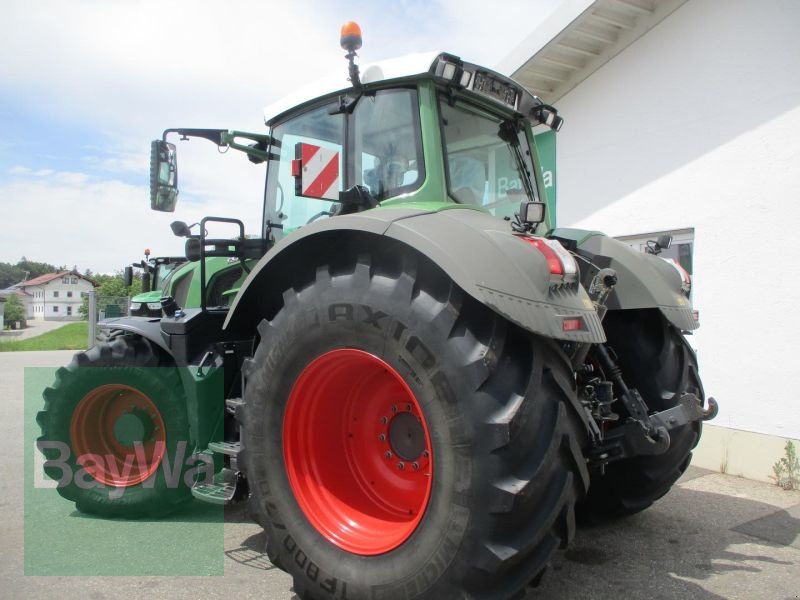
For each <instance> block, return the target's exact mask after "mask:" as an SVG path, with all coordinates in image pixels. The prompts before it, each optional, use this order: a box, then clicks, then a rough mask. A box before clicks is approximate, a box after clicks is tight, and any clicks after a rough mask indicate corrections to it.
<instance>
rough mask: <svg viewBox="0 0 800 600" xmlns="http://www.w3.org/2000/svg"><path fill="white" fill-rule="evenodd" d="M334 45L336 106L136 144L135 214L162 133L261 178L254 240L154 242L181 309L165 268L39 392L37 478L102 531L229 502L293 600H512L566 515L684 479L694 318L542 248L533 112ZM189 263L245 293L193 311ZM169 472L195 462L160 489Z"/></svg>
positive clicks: (164, 197) (669, 292)
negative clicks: (248, 519) (142, 307)
mask: <svg viewBox="0 0 800 600" xmlns="http://www.w3.org/2000/svg"><path fill="white" fill-rule="evenodd" d="M342 45H343V47H344V48H345V49H346V50H347V52H348V54H347V58H348V59H349V64H350V70H349V75H350V82H351V85H350V86H349V87H347V88H345V89H341V88H338V89H336V88H333V89H330V88H329V89H327V90H322V91H321V93H320V95H319V96H317V97H314V98H310V99H304V101H302V102H301V103H299V104H298V103H297V102H296V101H295V102H294V103H293V104H292V105H284V106H283V107H281V108H276V109H273V110H271V111H270V112H269V114H268V115H267V125H268V126H269V130H268V134H261V133H257V134H250V133H244V132H239V131H227V130H210V129H168V130H166V131H165V133H164V136H163V139H161V140H157V141H155V142H153V152H152V160H151V175H152V176H151V188H152V193H151V204H152V207H153V208H155V209H156V210H162V211H172V210H174V208H175V204H176V200H177V194H178V188H177V160H176V147H175V145H173V144H172V143H169V142H168V141H167V138H168V137H169V136H171V135H178V136H181V137H182V138H189V137H200V138H205V139H208V140H210V141H212V142H213V143H214V144H215V145H217V146H218V147H220V148H223V149H227V148H234V149H237V150H241V151H242V152H244V153H245V154H246V155H247V156H248V157H249V158H250V159H251V160H252V161H253V162H255V163H258V164H265V166H266V184H265V185H266V187H265V204H264V217H263V226H262V231H261V236H260V237H258V238H248V237H246V236H245V232H244V226H243V225H242V223H241V222H240V221H238V220H236V219H230V218H222V217H206V218H204V219H203V220H202V222H201V223H200V228H199V232H198V233H196V234H194V235H192V234H191V233H190V232H189V231H188V228H187V227H186V226H185V225H184V224H182V223H175V224H174V225H173V228H174V229H175V230H176V233H178V234H179V235H185V236H186V237H187V240H186V250H187V257H188V258H189V259H190V260H192V261H195V262H193V263H191V264H192V265H194V266H193V267H191V268H192V269H194V271H193V272H194V273H195V274H194V276H193V278H192V279H191V281H190V282H189V283H187V284H186V285H195V284H196V285H197V286H199V288H198V289H199V290H200V294H199V299H200V304H199V306H195V307H190V306H189V304H188V303H187V302H186V298H187V297H188V295H187V294H186V292H185V291H184V290H185V285H184V287H183V288H182V287H181V285H182V284H181V281H180V280H178V275H179V272H180V270H176V271H175V272H174V274H173V276H172V279H171V282H168V284H167V286H166V287H165V288H164V289H165V290H167V291H168V292H169V295H170V296H171V297H167V298H165V299H164V301H163V302H162V305H163V309H164V316H163V317H162V318H161V319H160V320H159V319H135V318H128V319H119V320H116V321H114V322H113V323H111V324H109V325H107V327H108V328H109V330H110V336H111V338H110V341H108V342H107V343H105V344H100V345H98V346H96V347H94V348H92V349H91V350H88V351H86V352H82V353H79V354H78V355H77V356H76V357H75V359H74V360H73V362H72V364H71V365H70V366H68V367H67V368H65V369H61V370H60V371H59V373H58V378H57V381H56V383H55V384H54V385H53V386H52V387H51V388H48V389H47V390H46V391H45V394H44V397H45V408H44V410H43V411H42V412H41V413H39V416H38V421H39V423H40V425H41V428H42V433H43V435H42V437H41V438H40V447H42V448H43V451H44V453H45V456H46V458H47V459H48V460H47V462H46V463H45V464H46V466H45V470H46V472H47V473H48V474H50V476H51V477H53V478H56V479H59V478H62V476H63V471H65V470H67V469H69V468H70V467H72V468H75V469H78V468H79V465H80V464H83V465H87V466H86V467H85V470H86V472H87V473H88V476H89V477H88V479H89V481H90V482H92V483H93V484H94V485H91V486H87V485H86V479H87V478H84V480H83V482H82V483H83V485H82V486H78V485H76V484H75V483H73V482H70V480H69V477H64V478H62V479H61V481H60V484H59V488H58V489H59V492H60V493H61V495H62V496H64V497H65V498H67V499H69V500H72V501H74V502H75V503H76V505H77V507H78V509H79V510H82V511H86V512H91V513H95V514H100V515H105V516H122V517H139V516H156V515H161V514H165V513H167V512H169V511H171V510H174V509H176V508H177V507H179V506H181V505H183V504H184V503H185V502H188V501H189V500H190V499H192V497H194V498H197V499H200V500H205V501H210V502H218V503H228V502H235V501H239V500H242V501H245V500H246V501H249V502H250V504H251V510H252V513H253V515H254V518H255V519H256V520H257V521H258V522H259V523H260V524H261V525H262V526H263V527H264V528H265V529H266V532H267V548H266V551H267V553H268V555H269V557H270V559H271V560H272V561H273V563H274V564H275V565H277V566H278V567H280V568H281V569H284V570H286V571H288V572H289V573H290V574H291V576H292V577H293V578H294V590H295V592H296V594H297V595H298V597H300V598H304V599H330V598H337V599H339V598H341V599H344V598H348V599H351V600H355V599H366V598H389V599H391V598H500V599H502V598H511V597H518V595H519V594H521V591H522V590H523V589H524V588H525V587H526V586H527V585H529V584H530V583H531V582H533V581H536V580H537V579H538V578H539V577H540V576H541V574H542V573H543V571H544V570H545V568H546V566H547V564H548V562H549V561H550V559H551V558H552V556H553V555H554V553H555V552H557V551H558V550H559V549H560V548H561V549H563V548H565V547H566V546H567V545H568V544H569V543H570V540H571V539H572V537H573V534H574V531H575V523H576V520H577V518H584V519H592V520H601V519H609V518H616V517H619V516H624V515H630V514H633V513H636V512H638V511H641V510H643V509H645V508H647V507H648V506H649V505H650V504H652V503H653V502H654V501H656V500H657V499H658V498H660V497H661V496H663V495H664V494H665V493H666V492H667V491H668V490H669V489H670V487H671V486H672V485H673V484H674V483H675V481H676V480H677V479H678V478H679V477H680V475H681V473H683V471H684V470H685V469H686V468H687V466H688V464H689V461H690V458H691V451H692V448H693V447H694V446H695V445H696V444H697V442H698V439H699V437H700V432H701V423H702V421H703V420H707V419H710V418H713V417H714V416H715V414H716V412H717V405H716V403H715V402H714V401H713V399H712V398H705V395H704V392H703V387H702V384H701V381H700V377H699V375H698V367H697V360H696V357H695V354H694V352H693V351H692V349H691V348H690V346H689V345H688V344H687V342H686V340H685V339H684V333H685V332H687V331H690V330H693V329H695V328H696V327H697V326H698V323H697V322H696V321H695V319H694V316H693V311H692V307H691V305H690V302H689V300H688V299H687V297H686V295H685V294H684V293H683V292H682V289H681V285H682V281H681V279H680V275H679V274H678V273H677V271H676V270H675V269H674V268H673V267H672V266H671V265H669V264H668V263H666V262H665V261H663V260H661V259H659V258H658V257H656V256H652V255H648V254H644V253H639V252H637V251H634V250H633V249H631V248H629V247H628V246H626V245H625V244H623V243H621V242H618V241H616V240H614V239H612V238H609V237H607V236H605V235H603V234H601V233H598V232H594V231H579V230H575V229H559V228H556V225H555V211H554V206H553V204H552V200H548V199H547V198H546V197H545V192H544V188H543V185H542V173H541V170H540V163H539V157H538V154H537V148H536V144H535V142H534V138H533V129H534V128H548V127H549V128H551V129H553V130H557V129H558V128H559V127H560V126H561V124H562V119H561V117H560V116H559V115H558V113H557V111H556V109H555V108H553V107H552V106H548V105H546V104H544V103H543V102H542V101H541V100H539V99H538V98H537V97H535V96H533V95H531V94H530V93H529V92H528V91H526V90H525V89H523V88H522V87H521V86H519V85H518V84H517V83H515V82H514V81H512V80H510V79H508V78H506V77H504V76H502V75H500V74H498V73H495V72H493V71H491V70H489V69H486V68H484V67H480V66H478V65H474V64H470V63H468V62H465V61H463V60H461V59H460V58H458V57H456V56H454V55H451V54H437V55H416V56H411V57H407V58H405V59H401V60H396V61H388V62H386V63H382V64H380V65H374V66H371V67H369V68H367V69H364V71H363V73H362V72H360V70H359V68H358V67H357V65H356V64H355V60H354V59H355V56H356V50H357V49H358V48H359V47H360V45H361V38H360V31H358V30H357V28H356V27H355V26H354V25H352V24H348V25H347V26H346V27H345V28H344V29H343V36H342ZM218 226H229V227H234V228H235V229H236V230H237V235H232V236H229V237H210V236H209V235H208V233H207V232H208V230H209V227H211V228H214V227H218ZM211 259H216V260H222V261H230V264H232V265H237V266H238V267H239V268H241V269H242V271H243V272H244V273H246V278H245V279H244V281H243V283H241V285H240V284H239V283H238V282H237V281H231V282H230V285H229V287H228V289H225V290H222V288H223V287H225V286H218V287H217V291H218V292H219V293H216V292H214V293H209V286H210V285H211V286H212V287H213V282H212V279H213V278H210V277H209V273H210V272H211V269H209V267H208V264H207V261H208V260H211ZM251 264H253V265H254V266H252V267H250V265H251ZM184 268H186V269H188V268H189V267H184ZM248 271H249V272H248ZM226 296H227V297H232V301H231V302H226V301H225V300H224V299H225V298H226ZM153 367H158V368H153ZM58 444H61V445H62V450H63V447H67V449H68V452H66V453H61V454H59V452H58V451H57V449H56V448H55V447H56V446H57V445H58ZM187 447H188V449H189V450H188V451H187V450H186V448H187ZM186 452H194V453H195V454H193V455H192V456H193V457H194V456H197V455H202V456H206V457H207V458H208V461H207V463H206V464H205V466H206V468H205V469H198V468H194V469H191V470H190V469H189V467H190V466H192V465H191V464H189V463H190V462H191V461H185V463H186V464H185V465H184V466H182V468H184V469H185V470H186V475H187V476H186V477H183V478H172V479H170V478H169V477H167V476H166V474H165V469H162V468H160V467H161V466H162V464H163V463H165V462H169V463H170V464H171V465H173V466H174V465H175V461H176V460H177V459H179V458H180V457H181V456H183V455H185V453H186ZM182 453H183V454H182ZM87 454H88V455H91V456H94V457H99V458H101V460H99V461H95V463H94V464H92V461H88V462H87V461H86V460H83V461H81V462H77V461H78V459H77V458H76V457H80V456H81V455H87ZM65 455H66V457H65ZM132 456H135V460H131V457H132ZM102 457H105V459H106V460H105V461H104V460H102ZM105 462H107V464H105ZM182 464H183V463H182ZM193 464H196V463H193ZM173 470H174V469H173ZM212 470H213V471H214V472H213V473H211V472H210V471H212ZM77 479H78V478H76V481H77Z"/></svg>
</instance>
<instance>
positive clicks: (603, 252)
mask: <svg viewBox="0 0 800 600" xmlns="http://www.w3.org/2000/svg"><path fill="white" fill-rule="evenodd" d="M549 237H555V238H558V239H560V240H562V241H571V242H573V243H574V244H575V246H576V247H577V253H578V254H579V255H581V256H583V257H585V258H586V259H587V260H588V261H590V262H591V263H592V264H594V265H596V266H597V267H599V268H601V269H602V268H606V267H609V268H612V269H614V270H615V271H616V272H617V277H618V283H617V285H616V287H615V288H614V291H613V292H612V293H611V295H610V296H609V298H608V302H607V307H608V309H609V310H621V309H622V310H626V309H637V308H658V309H659V310H660V311H661V312H662V313H663V315H664V316H665V317H666V318H667V320H669V321H670V323H672V324H673V325H675V326H676V327H678V328H679V329H682V330H691V329H697V327H698V326H699V325H698V323H697V321H695V319H694V313H693V310H692V304H691V301H690V300H689V298H687V297H686V295H685V294H684V293H683V291H682V290H681V277H680V275H679V274H678V272H677V271H676V270H675V269H674V268H673V267H672V266H671V265H669V264H668V263H667V262H666V261H664V260H662V259H660V258H658V257H657V256H653V255H652V254H646V253H644V252H639V251H637V250H635V249H633V248H631V247H630V246H628V245H627V244H625V243H624V242H620V241H619V240H615V239H614V238H610V237H608V236H606V235H604V234H602V233H599V232H597V231H585V230H582V229H556V230H554V231H552V232H551V234H550V236H549ZM581 269H582V270H583V271H584V272H585V267H584V266H583V265H582V266H581ZM587 275H589V276H590V277H591V273H587ZM583 283H584V285H586V283H587V279H586V277H584V279H583Z"/></svg>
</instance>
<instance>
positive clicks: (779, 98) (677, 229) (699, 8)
mask: <svg viewBox="0 0 800 600" xmlns="http://www.w3.org/2000/svg"><path fill="white" fill-rule="evenodd" d="M799 32H800V2H797V1H796V0H764V1H762V2H753V1H751V0H727V1H726V2H714V1H710V0H706V1H704V0H688V1H687V0H596V1H592V0H565V2H563V4H562V6H561V8H560V9H558V10H557V11H556V12H554V13H553V15H552V16H551V17H550V18H549V19H548V20H547V21H545V22H544V23H542V25H541V26H540V27H538V28H537V29H536V30H535V31H534V32H532V34H531V35H530V36H529V37H528V38H527V39H526V40H525V41H524V42H523V43H522V44H521V45H520V46H519V47H518V48H516V49H515V50H514V51H512V53H511V54H510V55H509V56H508V57H506V59H504V61H503V62H502V63H501V65H500V67H499V68H500V70H502V71H504V72H506V73H509V74H511V76H512V77H513V78H514V79H516V80H517V81H519V82H520V83H522V84H523V85H525V86H526V87H528V88H529V89H531V90H532V91H533V92H534V93H537V94H538V95H540V96H542V97H543V99H544V100H545V101H547V102H549V103H551V104H553V105H555V106H556V107H557V108H558V109H559V114H560V115H561V116H563V117H564V119H565V124H564V128H563V129H562V131H561V132H560V133H559V135H558V147H557V175H558V188H557V189H558V215H557V217H558V221H559V225H560V226H573V227H582V228H586V229H596V230H600V231H604V232H605V233H607V234H609V235H614V236H618V237H622V238H623V239H626V240H627V241H629V242H631V243H633V244H641V243H642V242H643V241H644V240H646V239H648V238H650V239H652V238H653V237H654V236H655V235H657V234H658V233H661V232H672V233H674V234H676V236H677V237H676V239H677V240H678V241H679V242H680V243H681V244H682V245H683V247H678V248H677V250H675V252H677V254H678V256H676V257H677V258H679V259H680V258H682V260H681V262H685V263H686V264H688V265H689V267H690V270H691V272H692V276H693V291H692V297H693V302H694V304H695V308H697V309H699V311H700V323H701V327H700V329H699V330H698V331H697V332H696V334H695V335H694V336H692V338H691V343H692V344H693V345H694V346H695V348H696V349H697V351H698V356H699V360H700V368H701V375H702V377H703V381H704V384H705V388H706V392H707V393H708V394H710V395H713V396H715V397H716V398H717V399H718V400H719V403H720V407H721V409H720V414H719V416H718V417H717V419H716V420H715V421H713V422H712V424H709V425H707V426H705V429H704V435H703V440H702V441H701V444H700V446H699V447H698V450H697V451H696V453H695V460H694V464H696V465H700V466H704V467H708V468H712V469H716V470H722V471H724V472H728V473H732V474H738V475H744V476H747V477H750V478H754V479H761V480H768V478H769V476H770V475H771V474H772V465H773V464H774V462H776V461H777V460H778V459H779V458H780V457H782V456H783V448H784V445H785V443H786V440H790V439H794V440H797V439H798V438H800V403H799V402H798V401H797V399H796V398H795V397H794V395H793V393H792V392H791V391H790V390H792V389H793V386H792V385H791V383H790V382H791V379H790V377H791V373H793V372H795V370H794V369H795V368H796V367H795V358H796V352H797V347H798V342H797V340H798V339H800V321H798V319H796V318H795V317H794V311H795V308H796V307H797V305H798V300H800V262H798V261H797V260H795V259H794V254H795V252H794V249H795V245H796V240H797V237H798V228H799V227H800V33H799Z"/></svg>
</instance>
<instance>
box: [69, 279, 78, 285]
mask: <svg viewBox="0 0 800 600" xmlns="http://www.w3.org/2000/svg"><path fill="white" fill-rule="evenodd" d="M69 282H70V283H71V284H72V285H75V284H76V283H78V278H77V277H70V280H69Z"/></svg>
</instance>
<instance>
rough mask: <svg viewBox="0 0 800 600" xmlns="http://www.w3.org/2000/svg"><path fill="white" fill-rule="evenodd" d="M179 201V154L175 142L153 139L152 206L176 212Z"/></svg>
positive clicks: (164, 210)
mask: <svg viewBox="0 0 800 600" xmlns="http://www.w3.org/2000/svg"><path fill="white" fill-rule="evenodd" d="M177 201H178V155H177V153H176V151H175V144H170V143H168V142H165V141H163V140H153V142H152V143H151V144H150V208H152V209H153V210H157V211H160V212H174V211H175V204H176V203H177Z"/></svg>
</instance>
